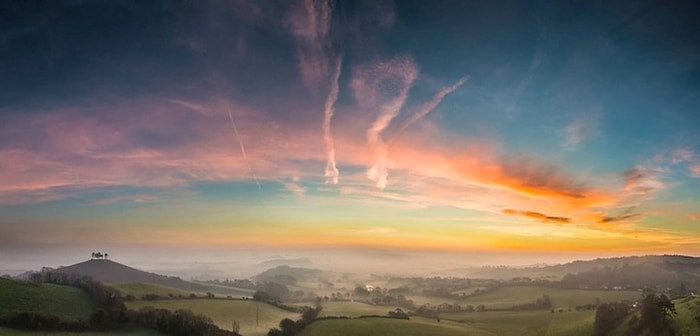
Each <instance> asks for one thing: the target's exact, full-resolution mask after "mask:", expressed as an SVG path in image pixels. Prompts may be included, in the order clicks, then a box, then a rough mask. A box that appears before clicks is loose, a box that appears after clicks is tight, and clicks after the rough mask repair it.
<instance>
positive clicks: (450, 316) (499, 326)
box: [440, 310, 595, 336]
mask: <svg viewBox="0 0 700 336" xmlns="http://www.w3.org/2000/svg"><path fill="white" fill-rule="evenodd" d="M594 316H595V311H571V312H569V311H564V312H558V311H555V312H554V313H552V312H551V311H549V310H527V311H490V312H480V313H476V312H475V313H466V312H462V313H443V314H440V318H441V320H442V321H453V322H457V323H460V324H463V325H464V326H465V327H468V328H469V329H476V330H479V331H482V332H485V333H486V334H488V335H532V336H535V335H549V336H555V335H556V336H559V335H561V336H563V335H567V336H578V335H581V336H584V335H586V336H587V335H590V334H591V333H592V332H593V318H594Z"/></svg>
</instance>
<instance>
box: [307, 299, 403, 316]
mask: <svg viewBox="0 0 700 336" xmlns="http://www.w3.org/2000/svg"><path fill="white" fill-rule="evenodd" d="M321 306H322V307H323V309H322V310H321V314H320V316H322V317H323V316H347V317H359V316H362V315H382V316H385V315H387V314H388V313H389V311H390V310H394V308H393V307H389V306H374V305H370V304H367V303H362V302H350V301H331V302H323V303H322V304H321Z"/></svg>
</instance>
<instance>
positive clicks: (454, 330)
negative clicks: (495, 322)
mask: <svg viewBox="0 0 700 336" xmlns="http://www.w3.org/2000/svg"><path fill="white" fill-rule="evenodd" d="M366 335H382V336H419V335H420V336H422V335H431V336H463V335H474V336H482V335H490V334H488V333H484V332H480V331H479V330H474V329H471V328H469V327H461V326H455V325H454V324H451V323H437V322H429V321H427V320H414V319H412V320H410V321H406V320H396V319H386V318H363V319H342V320H321V321H316V322H314V323H312V324H311V325H309V326H307V327H306V328H305V329H304V330H303V331H302V332H301V333H300V334H299V336H366Z"/></svg>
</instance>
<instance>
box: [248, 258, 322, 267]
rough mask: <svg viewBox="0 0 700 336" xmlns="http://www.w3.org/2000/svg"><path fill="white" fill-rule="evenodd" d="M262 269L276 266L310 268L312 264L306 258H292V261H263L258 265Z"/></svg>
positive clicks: (282, 259)
mask: <svg viewBox="0 0 700 336" xmlns="http://www.w3.org/2000/svg"><path fill="white" fill-rule="evenodd" d="M258 265H259V266H263V267H268V268H270V267H277V266H293V267H311V266H313V263H312V262H311V260H309V259H308V258H292V259H284V258H281V259H272V260H267V261H263V262H261V263H259V264H258Z"/></svg>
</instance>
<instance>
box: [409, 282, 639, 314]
mask: <svg viewBox="0 0 700 336" xmlns="http://www.w3.org/2000/svg"><path fill="white" fill-rule="evenodd" d="M545 294H546V295H548V296H549V298H550V300H551V301H552V305H553V308H555V309H573V308H575V307H576V306H578V305H585V304H595V303H598V302H613V301H622V300H630V301H634V300H637V299H639V298H640V296H641V293H639V292H636V291H606V290H583V289H557V288H547V287H532V286H508V287H503V288H499V289H496V290H494V291H491V292H488V293H486V294H482V295H476V296H472V297H469V298H466V299H463V300H459V301H458V303H459V304H460V305H463V306H464V305H473V306H474V307H476V306H478V305H480V304H483V305H485V306H486V308H487V309H510V308H511V307H513V306H514V305H520V304H528V303H533V302H535V300H537V299H538V298H541V297H542V295H545ZM414 301H416V304H419V302H420V301H417V300H415V299H414ZM431 301H433V302H431V303H434V302H435V303H437V302H440V300H436V299H432V300H431ZM442 302H449V300H446V299H443V301H442Z"/></svg>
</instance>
